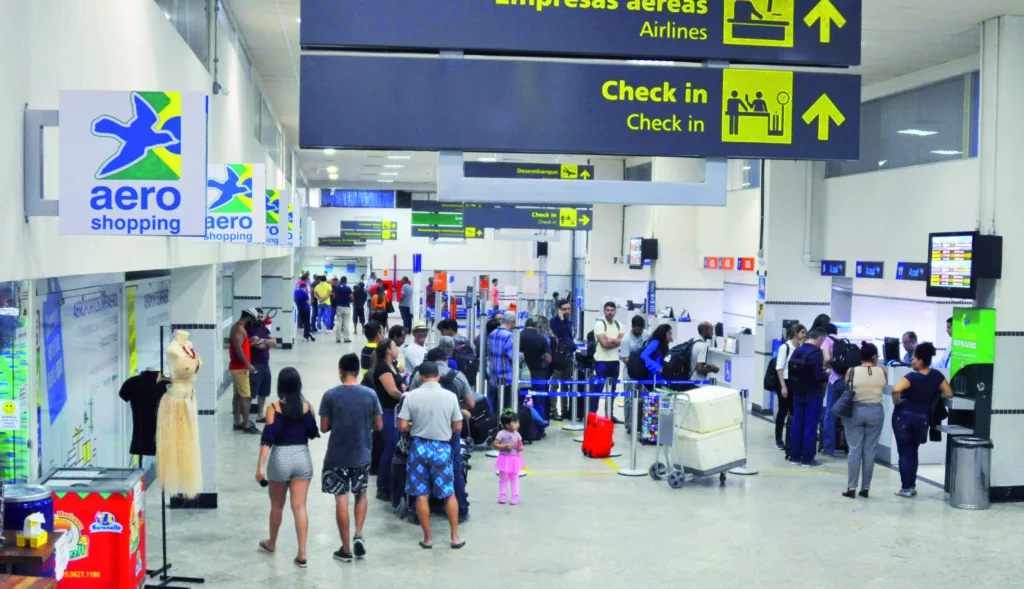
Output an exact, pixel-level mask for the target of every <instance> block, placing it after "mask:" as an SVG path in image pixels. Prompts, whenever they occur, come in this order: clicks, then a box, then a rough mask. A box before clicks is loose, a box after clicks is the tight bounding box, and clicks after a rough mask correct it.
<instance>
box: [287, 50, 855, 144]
mask: <svg viewBox="0 0 1024 589" xmlns="http://www.w3.org/2000/svg"><path fill="white" fill-rule="evenodd" d="M860 86H861V79H860V77H859V76H853V75H845V74H831V73H819V72H804V71H800V72H792V71H783V70H745V69H734V68H727V69H715V68H689V67H665V66H644V65H632V64H623V65H619V64H594V63H564V62H548V61H522V60H482V59H443V58H436V59H427V58H411V57H390V56H386V57H369V56H366V57H364V56H351V55H337V54H329V55H303V56H302V77H301V89H300V108H301V114H302V116H301V118H300V121H299V124H300V127H299V142H300V144H301V146H302V147H304V148H310V149H315V148H322V147H345V148H353V149H412V150H421V151H437V150H453V151H464V152H465V151H485V152H506V153H508V152H511V153H522V152H542V153H566V154H599V155H616V156H631V155H635V156H668V157H685V156H693V157H733V158H764V159H796V160H856V159H858V158H859V157H860V111H861V104H860V90H861V88H860ZM381 96H387V97H389V99H388V100H381V99H380V97H381ZM424 96H429V97H431V99H430V100H423V97H424ZM339 111H341V112H344V113H345V116H343V117H339V116H338V112H339ZM371 121H372V123H371Z"/></svg>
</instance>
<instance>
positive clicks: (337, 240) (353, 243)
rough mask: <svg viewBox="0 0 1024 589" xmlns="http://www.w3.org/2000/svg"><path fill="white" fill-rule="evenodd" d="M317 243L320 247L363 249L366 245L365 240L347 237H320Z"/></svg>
mask: <svg viewBox="0 0 1024 589" xmlns="http://www.w3.org/2000/svg"><path fill="white" fill-rule="evenodd" d="M316 242H317V246H318V247H362V246H365V245H366V241H364V240H361V239H352V238H346V237H318V238H317V240H316Z"/></svg>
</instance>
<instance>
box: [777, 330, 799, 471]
mask: <svg viewBox="0 0 1024 589" xmlns="http://www.w3.org/2000/svg"><path fill="white" fill-rule="evenodd" d="M786 337H787V338H789V339H788V340H787V341H786V342H785V343H783V344H782V346H780V347H779V355H778V357H777V358H776V360H775V366H776V367H777V368H778V372H779V383H780V384H781V385H782V391H781V392H780V393H779V413H778V415H776V416H775V447H776V448H778V449H779V450H785V449H786V444H785V442H784V441H783V440H782V432H783V428H784V427H786V418H787V417H789V416H790V414H792V413H793V397H791V396H790V395H789V386H787V384H786V379H787V378H789V359H790V358H791V357H792V356H793V352H795V351H796V349H797V348H799V347H800V345H801V344H803V343H804V340H805V339H807V328H806V327H804V326H803V325H801V324H799V323H794V324H792V325H790V326H789V329H787V330H786ZM786 458H789V456H786Z"/></svg>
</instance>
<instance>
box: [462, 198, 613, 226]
mask: <svg viewBox="0 0 1024 589" xmlns="http://www.w3.org/2000/svg"><path fill="white" fill-rule="evenodd" d="M463 219H464V223H465V224H466V225H467V226H471V227H486V228H489V229H553V230H556V231H558V230H561V231H566V230H569V231H572V230H575V231H590V229H591V228H592V227H593V219H594V210H593V209H591V208H577V207H562V208H548V207H537V206H524V205H514V204H508V205H501V204H484V205H483V206H477V207H473V208H466V209H465V212H464V213H463Z"/></svg>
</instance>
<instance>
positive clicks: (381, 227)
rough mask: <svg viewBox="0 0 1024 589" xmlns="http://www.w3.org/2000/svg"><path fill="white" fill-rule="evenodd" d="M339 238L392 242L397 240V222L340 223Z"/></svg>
mask: <svg viewBox="0 0 1024 589" xmlns="http://www.w3.org/2000/svg"><path fill="white" fill-rule="evenodd" d="M341 237H342V238H343V239H346V238H347V239H356V240H364V241H394V240H396V239H398V222H396V221H342V222H341Z"/></svg>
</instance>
